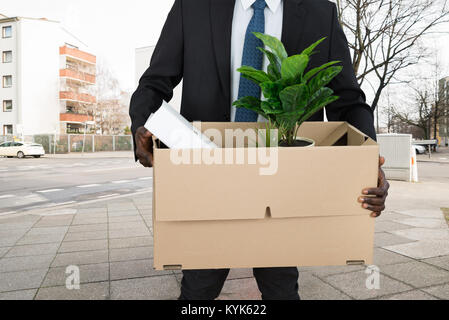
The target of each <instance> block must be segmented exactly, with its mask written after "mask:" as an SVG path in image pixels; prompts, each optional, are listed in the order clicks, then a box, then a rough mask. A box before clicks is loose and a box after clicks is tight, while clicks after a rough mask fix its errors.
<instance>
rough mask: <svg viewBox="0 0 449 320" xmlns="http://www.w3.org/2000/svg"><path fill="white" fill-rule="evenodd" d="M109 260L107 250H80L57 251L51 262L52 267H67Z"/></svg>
mask: <svg viewBox="0 0 449 320" xmlns="http://www.w3.org/2000/svg"><path fill="white" fill-rule="evenodd" d="M108 261H109V253H108V250H96V251H80V252H69V253H58V254H57V255H56V257H55V259H54V261H53V263H52V264H51V266H52V267H67V266H70V265H76V266H80V265H85V264H98V263H103V262H108Z"/></svg>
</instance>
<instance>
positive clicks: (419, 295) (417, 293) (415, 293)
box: [380, 290, 437, 300]
mask: <svg viewBox="0 0 449 320" xmlns="http://www.w3.org/2000/svg"><path fill="white" fill-rule="evenodd" d="M380 300H437V299H436V298H435V297H432V296H431V295H429V294H427V293H425V292H423V291H421V290H412V291H407V292H403V293H399V294H395V295H392V296H388V297H382V298H380Z"/></svg>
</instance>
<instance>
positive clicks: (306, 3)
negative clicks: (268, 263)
mask: <svg viewBox="0 0 449 320" xmlns="http://www.w3.org/2000/svg"><path fill="white" fill-rule="evenodd" d="M261 3H262V6H263V7H262V8H264V7H265V6H266V8H265V9H264V10H265V11H264V12H265V22H266V28H267V29H269V30H270V31H271V33H272V35H275V34H276V35H277V36H278V37H279V38H280V39H281V40H282V42H283V43H284V45H285V47H286V50H287V53H288V54H289V55H293V54H298V53H300V52H301V51H302V50H303V49H305V48H306V47H308V46H309V45H310V44H312V43H313V42H315V41H317V40H318V39H320V38H322V37H323V36H326V37H327V39H326V40H325V41H324V42H323V43H322V44H321V45H320V47H319V52H318V53H317V54H315V55H314V56H313V59H312V60H311V63H310V66H309V68H314V67H316V66H319V65H322V64H324V63H326V62H329V61H332V60H340V61H342V66H343V71H342V73H340V75H339V76H337V77H336V78H335V79H334V80H333V81H332V82H331V84H330V85H329V87H330V88H331V89H333V90H334V92H335V94H336V95H337V96H339V97H340V99H339V100H337V101H336V102H334V103H332V104H331V105H329V106H327V107H326V114H327V118H328V119H329V121H347V122H348V123H350V124H352V125H353V126H355V127H356V128H358V129H359V130H361V131H362V132H364V133H366V134H367V135H368V136H370V137H371V138H373V139H375V138H376V133H375V130H374V124H373V123H374V121H373V119H374V117H373V112H372V110H371V108H370V107H369V106H368V105H367V104H366V103H365V95H364V93H363V92H362V91H361V89H360V87H359V84H358V83H357V79H356V77H355V74H354V71H353V68H352V64H351V57H350V53H349V49H348V44H347V40H346V37H345V35H344V33H343V31H342V29H341V27H340V25H339V23H338V18H337V10H336V6H335V5H334V4H333V3H331V2H328V1H325V0H265V1H264V0H175V4H174V6H173V8H172V10H171V12H170V14H169V16H168V18H167V21H166V23H165V26H164V28H163V30H162V34H161V37H160V39H159V41H158V44H157V46H156V48H155V51H154V53H153V57H152V60H151V65H150V67H149V68H148V70H147V71H146V72H145V73H144V75H143V76H142V78H141V80H140V84H139V87H138V88H137V90H136V92H135V93H134V94H133V97H132V99H131V106H130V116H131V119H132V132H133V136H134V142H135V143H134V145H135V157H136V160H139V161H140V163H141V164H142V165H143V166H145V167H151V166H152V164H153V157H152V148H153V146H152V139H151V136H152V135H151V133H150V132H148V131H147V130H146V129H145V128H144V127H143V125H144V124H145V122H146V120H147V118H148V117H149V116H150V114H151V113H153V112H155V111H157V109H158V108H159V107H160V106H161V104H162V100H165V101H170V100H171V98H172V96H173V89H174V87H176V86H177V85H178V84H179V82H180V81H181V79H183V80H184V82H183V83H184V85H183V97H182V105H181V114H182V115H183V116H184V117H185V118H186V119H187V120H189V121H204V122H211V121H214V122H227V121H235V120H236V118H235V110H234V109H233V108H232V107H231V104H232V102H233V100H235V98H236V88H238V81H239V79H238V78H236V77H235V76H234V73H233V72H235V70H234V69H236V68H233V67H234V66H235V65H238V63H239V62H240V61H241V58H242V52H241V51H242V50H241V49H242V47H243V44H242V42H244V41H245V37H243V36H242V34H245V32H243V31H244V30H246V28H247V26H248V30H249V27H250V25H251V23H248V22H249V20H250V19H255V18H254V17H255V16H256V15H255V10H256V7H255V6H256V5H257V6H260V5H261ZM279 10H281V12H279ZM253 11H254V15H253ZM251 21H252V20H251ZM242 28H243V29H242ZM267 33H268V32H267ZM280 33H282V36H281V34H280ZM248 34H249V33H248V32H247V33H246V36H248ZM245 46H246V43H245ZM236 60H237V62H236ZM240 65H241V64H240ZM240 65H238V67H239V66H240ZM236 81H237V82H236ZM323 120H324V112H323V111H320V112H318V113H317V114H315V115H314V116H313V117H312V118H311V119H310V121H323ZM383 162H384V159H381V160H380V166H379V185H378V186H377V187H376V188H367V189H365V190H363V191H362V193H363V194H365V195H370V196H371V197H363V196H362V197H360V198H359V199H358V201H359V202H360V203H361V204H362V206H363V207H364V208H365V209H367V210H369V211H371V215H372V216H373V217H377V216H379V215H380V214H381V212H382V211H383V210H384V209H385V200H386V197H387V194H388V188H389V185H388V182H387V181H386V180H385V176H384V174H383V171H382V169H381V168H380V167H381V166H382V165H383ZM354 201H356V200H355V199H354ZM228 273H229V270H189V271H184V272H183V274H184V277H183V280H182V288H181V297H180V299H189V300H196V299H198V300H204V299H215V298H216V297H218V295H219V294H220V292H221V289H222V287H223V284H224V282H225V280H226V277H227V275H228ZM254 275H255V277H256V280H257V284H258V286H259V289H260V291H261V292H262V298H263V299H299V295H298V270H297V268H294V267H292V268H257V269H254Z"/></svg>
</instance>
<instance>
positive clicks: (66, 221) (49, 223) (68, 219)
mask: <svg viewBox="0 0 449 320" xmlns="http://www.w3.org/2000/svg"><path fill="white" fill-rule="evenodd" d="M72 220H73V215H67V216H56V217H44V218H42V219H41V220H39V222H38V223H36V224H35V225H34V227H35V228H42V227H60V226H69V225H70V224H71V223H72Z"/></svg>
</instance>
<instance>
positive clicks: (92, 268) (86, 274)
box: [41, 263, 109, 287]
mask: <svg viewBox="0 0 449 320" xmlns="http://www.w3.org/2000/svg"><path fill="white" fill-rule="evenodd" d="M66 268H67V267H57V268H50V270H48V273H47V276H46V277H45V279H44V282H43V284H42V286H41V287H57V286H65V283H66V279H67V277H68V276H69V274H66ZM79 270H80V283H90V282H101V281H108V280H109V263H102V264H87V265H80V266H79Z"/></svg>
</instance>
